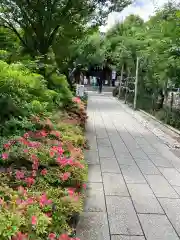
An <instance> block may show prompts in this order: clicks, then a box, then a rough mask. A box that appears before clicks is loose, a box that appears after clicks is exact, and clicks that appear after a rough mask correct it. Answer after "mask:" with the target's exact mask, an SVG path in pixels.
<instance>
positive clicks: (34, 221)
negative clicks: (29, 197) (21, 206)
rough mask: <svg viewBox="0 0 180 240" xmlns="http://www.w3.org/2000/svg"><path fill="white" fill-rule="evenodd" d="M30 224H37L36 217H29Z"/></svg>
mask: <svg viewBox="0 0 180 240" xmlns="http://www.w3.org/2000/svg"><path fill="white" fill-rule="evenodd" d="M31 224H32V225H36V224H37V217H36V216H32V217H31Z"/></svg>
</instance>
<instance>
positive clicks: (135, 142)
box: [78, 93, 180, 240]
mask: <svg viewBox="0 0 180 240" xmlns="http://www.w3.org/2000/svg"><path fill="white" fill-rule="evenodd" d="M88 115H89V120H88V124H87V137H88V139H89V143H90V146H91V149H90V150H88V151H87V152H86V156H87V161H88V163H89V183H88V190H87V201H86V204H85V209H84V213H83V214H82V216H81V221H80V223H79V226H78V235H79V237H80V239H81V240H110V239H111V240H145V239H146V240H176V239H179V236H180V159H179V158H178V157H177V156H175V155H174V154H173V152H171V151H170V149H169V148H168V146H167V145H165V144H164V143H163V142H162V141H161V140H160V139H159V138H158V137H157V136H156V135H155V134H153V132H152V131H150V130H149V129H148V128H146V127H145V126H144V125H143V124H142V122H139V121H137V119H136V118H135V117H134V116H133V115H132V114H130V113H129V112H128V111H126V109H125V108H124V105H122V104H121V103H119V102H118V101H117V100H116V99H114V98H112V97H111V96H108V95H106V94H105V95H98V94H95V93H90V94H89V105H88Z"/></svg>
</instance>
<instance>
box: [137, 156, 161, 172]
mask: <svg viewBox="0 0 180 240" xmlns="http://www.w3.org/2000/svg"><path fill="white" fill-rule="evenodd" d="M135 161H136V163H137V165H138V167H139V168H140V170H141V171H142V173H143V174H145V175H160V174H161V173H160V172H159V170H158V168H157V167H156V166H155V165H154V164H153V163H152V162H151V161H150V160H149V159H146V160H145V159H139V158H138V159H137V158H136V159H135Z"/></svg>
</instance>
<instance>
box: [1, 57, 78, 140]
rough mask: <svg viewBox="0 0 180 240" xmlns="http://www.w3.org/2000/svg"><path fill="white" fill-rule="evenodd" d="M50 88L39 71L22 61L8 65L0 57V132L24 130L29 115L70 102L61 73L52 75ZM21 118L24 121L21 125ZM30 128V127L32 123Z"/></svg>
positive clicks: (62, 106)
mask: <svg viewBox="0 0 180 240" xmlns="http://www.w3.org/2000/svg"><path fill="white" fill-rule="evenodd" d="M51 77H52V79H53V80H54V83H53V86H52V88H51V89H49V88H48V81H47V80H46V79H44V77H43V76H42V75H40V74H37V73H34V72H31V71H30V70H29V69H27V68H26V67H25V66H24V65H23V64H22V63H16V64H7V63H6V62H4V61H1V60H0V108H1V113H0V131H1V135H6V136H7V135H9V136H10V135H17V134H20V133H22V132H23V131H26V126H25V125H28V126H29V125H31V122H30V121H29V118H30V116H32V115H39V114H41V115H42V114H43V115H48V114H49V115H52V112H54V111H57V109H58V110H60V109H63V110H64V109H65V108H66V106H69V105H72V97H73V96H72V93H71V91H70V89H69V88H68V83H67V81H66V78H65V77H64V76H63V75H59V76H58V75H57V74H56V75H55V74H54V75H52V76H51ZM24 120H25V121H26V124H24ZM31 128H33V126H31Z"/></svg>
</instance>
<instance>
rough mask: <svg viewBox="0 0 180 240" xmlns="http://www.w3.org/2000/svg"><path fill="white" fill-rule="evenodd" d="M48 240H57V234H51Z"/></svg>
mask: <svg viewBox="0 0 180 240" xmlns="http://www.w3.org/2000/svg"><path fill="white" fill-rule="evenodd" d="M48 238H49V240H54V239H55V238H56V234H55V233H50V234H49V236H48Z"/></svg>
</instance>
